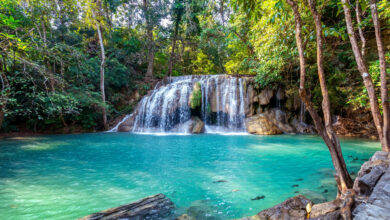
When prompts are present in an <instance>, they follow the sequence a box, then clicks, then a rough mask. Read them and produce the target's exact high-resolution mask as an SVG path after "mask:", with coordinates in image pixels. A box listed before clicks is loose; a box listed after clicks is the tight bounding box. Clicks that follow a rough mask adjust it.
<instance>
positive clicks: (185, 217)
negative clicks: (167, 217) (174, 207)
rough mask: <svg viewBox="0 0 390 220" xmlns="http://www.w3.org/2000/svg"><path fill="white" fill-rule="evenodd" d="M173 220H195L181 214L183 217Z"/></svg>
mask: <svg viewBox="0 0 390 220" xmlns="http://www.w3.org/2000/svg"><path fill="white" fill-rule="evenodd" d="M175 220H196V219H195V218H194V217H192V216H189V215H187V214H183V215H181V216H179V217H177V218H176V219H175Z"/></svg>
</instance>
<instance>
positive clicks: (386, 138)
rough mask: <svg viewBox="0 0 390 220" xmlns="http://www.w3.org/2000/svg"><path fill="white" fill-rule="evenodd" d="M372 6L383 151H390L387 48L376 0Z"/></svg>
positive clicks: (371, 1)
mask: <svg viewBox="0 0 390 220" xmlns="http://www.w3.org/2000/svg"><path fill="white" fill-rule="evenodd" d="M370 8H371V15H372V21H373V23H374V28H375V38H376V44H377V47H378V57H379V67H380V78H381V99H382V108H383V144H384V146H382V149H383V151H387V152H389V151H390V128H389V127H390V125H389V123H390V103H389V97H388V88H387V79H386V76H387V72H386V58H385V50H384V47H383V41H382V36H381V25H380V22H379V18H378V9H377V7H376V0H370Z"/></svg>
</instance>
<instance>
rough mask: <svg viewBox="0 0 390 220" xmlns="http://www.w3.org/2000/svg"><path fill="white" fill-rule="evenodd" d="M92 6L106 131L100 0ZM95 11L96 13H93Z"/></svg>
mask: <svg viewBox="0 0 390 220" xmlns="http://www.w3.org/2000/svg"><path fill="white" fill-rule="evenodd" d="M94 6H95V7H93V8H92V9H91V13H92V17H93V19H94V21H95V24H96V30H97V33H98V38H99V45H100V59H101V62H100V92H101V99H102V116H103V125H104V129H106V130H107V129H108V123H107V112H106V94H105V90H104V65H105V62H106V55H105V52H104V42H103V41H104V40H103V35H102V31H101V28H100V22H101V21H100V19H101V17H102V15H101V14H100V13H101V10H102V8H101V2H100V0H96V2H95V4H94ZM95 10H96V12H97V13H96V12H95ZM96 14H97V15H96Z"/></svg>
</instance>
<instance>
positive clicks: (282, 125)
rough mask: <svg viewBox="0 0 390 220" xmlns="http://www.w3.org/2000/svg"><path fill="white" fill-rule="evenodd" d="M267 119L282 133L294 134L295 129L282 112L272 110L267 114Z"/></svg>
mask: <svg viewBox="0 0 390 220" xmlns="http://www.w3.org/2000/svg"><path fill="white" fill-rule="evenodd" d="M267 117H268V119H269V120H270V121H272V123H274V124H275V125H276V126H277V127H278V128H279V129H280V130H281V131H283V132H284V133H288V134H294V133H295V132H296V130H295V128H294V127H292V126H291V125H290V124H289V123H288V121H287V117H286V113H285V112H283V111H282V110H280V109H272V110H271V111H268V112H267Z"/></svg>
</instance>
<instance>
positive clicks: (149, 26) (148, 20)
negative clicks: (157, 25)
mask: <svg viewBox="0 0 390 220" xmlns="http://www.w3.org/2000/svg"><path fill="white" fill-rule="evenodd" d="M142 2H143V5H142V11H143V14H144V17H145V24H146V37H147V38H148V42H147V45H148V46H147V48H148V69H147V71H146V77H148V78H152V77H153V66H154V38H153V29H154V23H153V21H152V13H151V7H150V6H149V4H150V2H148V0H143V1H142Z"/></svg>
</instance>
